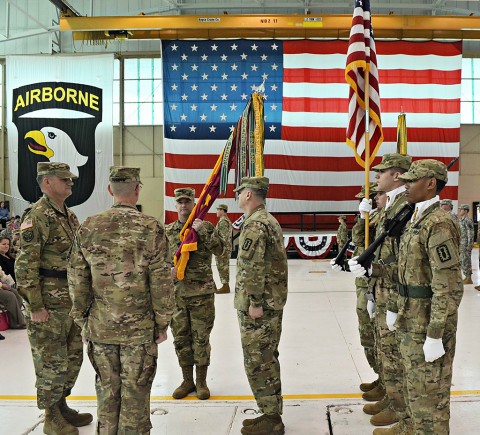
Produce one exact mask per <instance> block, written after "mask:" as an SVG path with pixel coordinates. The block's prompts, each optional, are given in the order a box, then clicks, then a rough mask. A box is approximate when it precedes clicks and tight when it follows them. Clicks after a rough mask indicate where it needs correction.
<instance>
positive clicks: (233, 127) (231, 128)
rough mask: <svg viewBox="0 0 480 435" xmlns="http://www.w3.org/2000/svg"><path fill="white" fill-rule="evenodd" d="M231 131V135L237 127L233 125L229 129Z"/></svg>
mask: <svg viewBox="0 0 480 435" xmlns="http://www.w3.org/2000/svg"><path fill="white" fill-rule="evenodd" d="M228 128H229V129H230V133H231V132H232V131H233V130H235V126H233V125H231V126H230V127H228Z"/></svg>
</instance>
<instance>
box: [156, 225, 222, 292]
mask: <svg viewBox="0 0 480 435" xmlns="http://www.w3.org/2000/svg"><path fill="white" fill-rule="evenodd" d="M182 228H183V224H182V223H181V222H179V221H178V220H177V221H175V222H172V223H171V224H168V225H167V226H166V227H165V233H166V235H167V239H168V244H169V248H170V254H169V262H170V264H173V257H174V256H175V253H176V252H177V249H178V248H179V246H180V243H181V241H180V231H182ZM197 234H198V242H197V250H196V251H192V252H190V258H189V260H188V263H187V267H186V269H185V276H184V279H183V280H182V281H178V280H176V279H175V294H176V295H177V296H180V297H191V296H199V295H206V294H212V293H215V290H216V289H217V288H216V286H215V282H214V281H213V272H212V254H213V255H222V252H223V249H224V242H223V240H222V239H221V238H220V236H219V235H218V232H217V230H216V229H215V227H214V226H213V224H212V223H211V222H208V221H203V225H202V228H200V230H199V231H197Z"/></svg>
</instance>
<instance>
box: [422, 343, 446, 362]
mask: <svg viewBox="0 0 480 435" xmlns="http://www.w3.org/2000/svg"><path fill="white" fill-rule="evenodd" d="M423 353H424V354H425V361H426V362H433V361H435V360H437V359H438V358H440V357H441V356H443V355H445V349H444V348H443V343H442V339H441V338H430V337H427V338H426V340H425V343H424V344H423Z"/></svg>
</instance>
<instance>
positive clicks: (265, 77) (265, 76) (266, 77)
mask: <svg viewBox="0 0 480 435" xmlns="http://www.w3.org/2000/svg"><path fill="white" fill-rule="evenodd" d="M262 79H263V81H266V80H267V79H268V74H265V73H263V74H262Z"/></svg>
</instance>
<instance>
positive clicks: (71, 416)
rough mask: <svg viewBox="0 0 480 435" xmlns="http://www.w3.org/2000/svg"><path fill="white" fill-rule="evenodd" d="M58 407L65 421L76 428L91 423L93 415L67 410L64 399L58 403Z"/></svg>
mask: <svg viewBox="0 0 480 435" xmlns="http://www.w3.org/2000/svg"><path fill="white" fill-rule="evenodd" d="M58 407H59V409H60V412H61V413H62V415H63V417H64V418H65V420H67V421H68V422H69V423H70V424H72V425H73V426H76V427H82V426H86V425H87V424H90V423H91V422H92V421H93V415H92V414H89V413H88V412H85V413H80V412H78V411H77V410H75V409H72V408H69V407H68V405H67V401H66V400H65V397H63V398H62V399H61V400H60V401H59V402H58Z"/></svg>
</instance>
